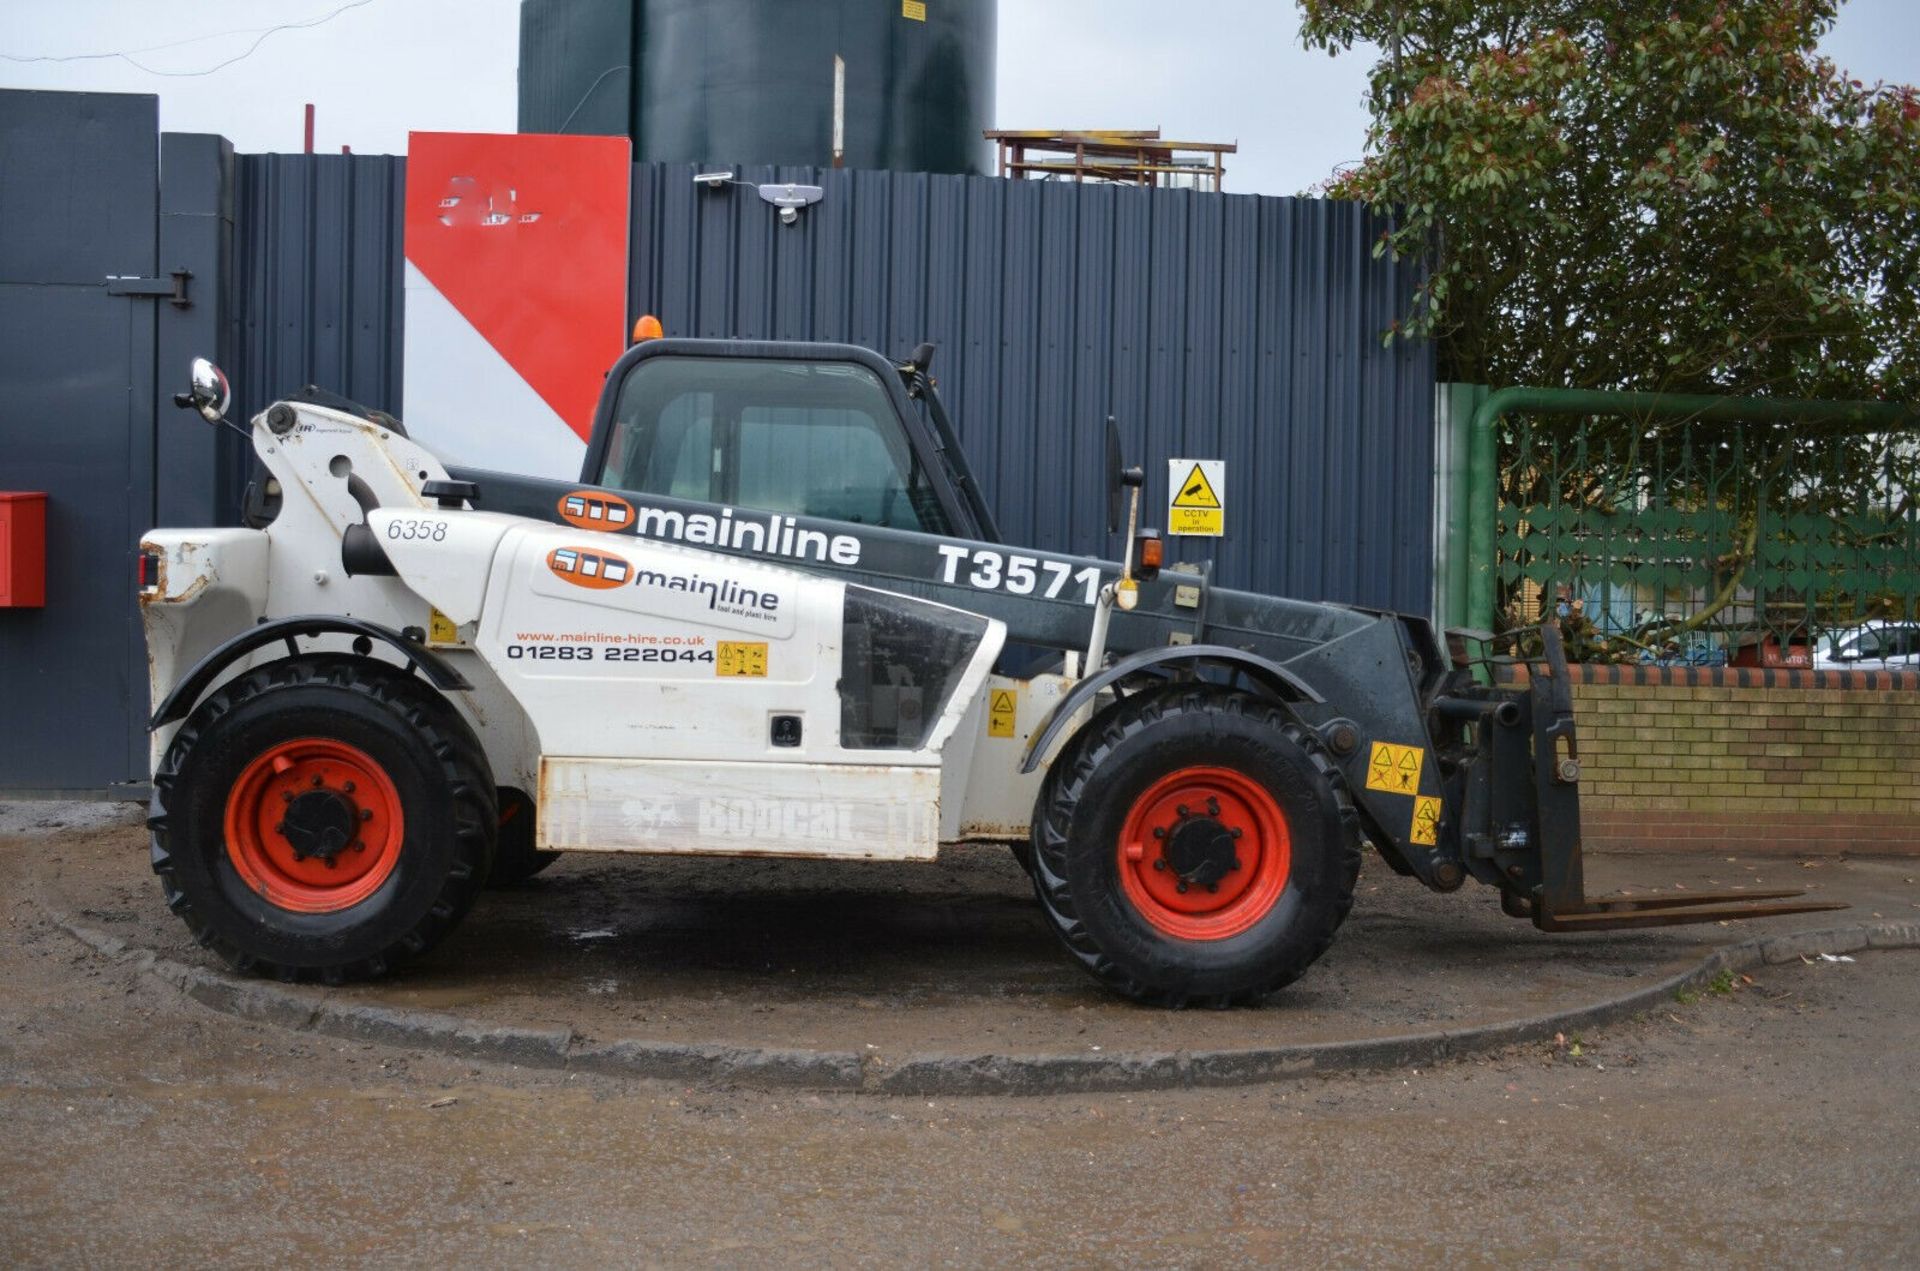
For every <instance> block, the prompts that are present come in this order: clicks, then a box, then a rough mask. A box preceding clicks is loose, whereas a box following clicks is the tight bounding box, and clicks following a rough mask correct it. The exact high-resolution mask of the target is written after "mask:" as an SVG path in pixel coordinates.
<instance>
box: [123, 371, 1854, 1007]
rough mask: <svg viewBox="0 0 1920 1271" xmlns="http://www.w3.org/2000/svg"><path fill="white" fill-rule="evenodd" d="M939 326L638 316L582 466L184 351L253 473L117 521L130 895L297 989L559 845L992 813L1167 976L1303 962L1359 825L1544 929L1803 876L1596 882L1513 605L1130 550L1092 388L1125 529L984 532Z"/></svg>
mask: <svg viewBox="0 0 1920 1271" xmlns="http://www.w3.org/2000/svg"><path fill="white" fill-rule="evenodd" d="M931 358H932V348H931V346H928V345H922V346H921V347H920V348H919V349H916V350H915V351H914V353H913V354H912V356H910V357H909V358H907V359H906V360H905V361H904V362H898V363H896V362H893V361H890V360H888V359H885V358H883V357H881V356H880V355H878V354H876V353H873V352H871V351H869V350H866V349H861V348H855V347H851V346H845V345H834V344H813V343H757V342H745V341H709V340H687V339H653V340H647V341H644V342H642V343H639V344H636V345H635V346H634V347H633V348H631V349H630V350H629V351H628V352H627V353H626V354H625V355H624V356H622V357H621V358H620V360H619V361H618V362H617V363H616V364H615V366H614V367H613V369H612V370H611V372H610V373H609V374H608V376H607V382H606V389H605V391H604V393H603V395H602V398H601V401H600V404H599V407H598V411H597V415H596V419H595V424H594V429H593V434H592V438H591V441H590V443H589V446H588V449H587V452H586V458H585V463H584V468H583V470H582V472H581V476H580V480H578V481H575V482H555V481H549V480H541V479H536V478H531V477H526V476H517V475H514V474H510V473H499V472H484V471H471V470H462V469H458V468H451V469H450V468H447V467H445V466H443V465H442V464H441V463H440V462H439V461H438V460H437V459H436V458H435V457H434V456H433V455H432V454H430V453H429V452H428V451H427V450H426V449H424V448H423V447H422V446H420V445H418V444H416V443H415V442H413V441H412V440H410V439H409V438H408V436H407V433H406V430H405V428H404V427H403V426H402V424H401V423H400V421H398V420H396V419H394V418H392V417H391V416H388V415H385V414H382V413H380V412H377V411H373V410H369V409H367V408H364V407H362V406H359V405H357V404H355V403H352V402H349V401H346V400H344V399H341V398H337V397H333V396H330V395H328V394H325V393H322V392H319V391H318V390H306V391H303V392H302V393H299V394H296V395H294V396H293V397H291V398H288V399H286V400H283V401H279V402H276V403H275V404H274V405H272V406H271V407H270V408H269V409H267V410H265V411H263V412H262V413H260V414H259V415H258V416H256V417H255V418H254V419H253V420H252V422H251V426H250V427H243V426H241V425H239V424H237V423H232V422H230V421H228V420H227V418H226V411H227V407H228V403H229V391H228V385H227V382H226V379H225V377H224V376H223V375H222V374H221V373H220V372H219V370H218V369H217V368H215V367H214V366H212V365H211V364H210V363H207V362H206V361H204V360H197V361H196V362H195V364H194V367H193V374H192V389H191V391H190V392H189V393H185V394H182V395H180V397H179V398H177V399H176V400H177V401H178V402H179V403H180V404H181V405H184V406H192V407H196V408H197V409H198V410H199V411H200V413H201V414H202V415H204V416H205V417H206V418H207V419H208V420H209V421H210V422H212V423H214V424H216V425H224V426H227V427H231V428H234V429H236V430H238V431H240V432H242V433H243V434H244V435H246V436H247V437H248V438H249V439H250V441H251V443H252V445H253V447H254V450H255V452H256V453H257V455H258V457H259V460H260V463H261V465H262V467H263V470H264V474H263V479H262V480H261V481H260V482H258V483H257V485H256V489H255V490H254V492H253V493H252V495H251V496H250V498H249V506H248V510H247V515H246V525H245V526H244V527H242V528H232V529H198V530H178V529H175V530H155V531H154V532H152V533H150V534H148V535H147V536H146V538H145V539H144V541H143V542H142V544H141V551H142V553H143V559H142V577H143V580H144V581H143V586H142V597H141V598H142V600H143V602H144V603H143V613H144V619H145V626H146V633H147V642H148V648H149V654H150V664H151V667H152V686H151V687H152V693H153V715H152V720H151V726H152V734H153V735H152V758H153V801H152V807H151V817H150V820H149V825H150V827H151V831H152V861H153V868H154V870H155V872H156V873H158V875H159V876H160V881H161V884H162V887H163V888H164V891H165V895H166V900H167V904H168V906H169V907H170V908H171V909H172V910H173V911H174V912H175V913H177V914H178V915H179V916H180V917H181V918H182V919H183V920H184V921H185V922H186V924H187V925H188V927H189V928H190V929H191V930H192V931H193V932H194V934H195V935H196V936H197V937H198V938H199V940H200V941H201V943H203V944H204V945H206V946H207V947H209V948H210V949H212V950H214V951H215V952H216V953H218V954H219V955H220V956H221V957H222V958H224V959H225V960H226V961H227V962H228V963H230V964H231V965H232V966H234V967H235V968H237V969H239V970H242V971H250V972H256V973H261V974H268V975H275V976H279V977H282V978H286V979H299V978H310V977H311V978H320V979H323V980H325V981H327V982H329V983H333V982H339V981H341V980H343V979H347V978H351V977H364V976H377V975H380V974H382V973H384V972H386V971H387V970H389V969H390V968H392V967H394V966H396V965H397V964H399V963H400V962H401V961H402V960H403V959H406V958H409V957H413V956H416V955H418V954H421V953H423V952H425V951H426V950H428V949H430V948H432V947H433V946H434V945H435V944H436V943H437V942H438V941H439V940H440V939H441V938H442V937H444V936H445V935H446V934H447V932H448V931H449V930H450V929H452V927H453V926H454V924H456V923H457V922H459V921H460V919H461V918H462V917H463V916H464V915H465V914H466V912H467V910H468V908H469V907H470V906H471V905H472V904H473V902H474V898H475V896H476V895H477V894H478V892H479V890H480V889H481V888H482V887H483V886H484V885H486V884H487V883H488V882H489V881H490V880H491V881H493V882H496V883H503V882H514V881H518V880H521V879H525V878H527V877H528V876H530V875H532V874H533V873H535V872H536V871H538V870H539V869H540V868H542V867H543V866H544V865H545V864H547V863H548V862H549V861H550V860H552V859H553V856H554V854H556V853H559V852H568V851H583V852H584V851H593V852H641V853H689V854H698V855H711V856H793V857H813V858H827V859H847V860H931V859H933V858H934V856H935V855H936V854H937V853H938V851H939V850H940V847H941V845H942V844H945V843H955V842H961V841H996V840H997V841H1003V842H1006V843H1008V844H1010V845H1011V846H1012V847H1013V848H1014V851H1015V854H1016V855H1017V856H1018V857H1019V858H1020V860H1021V862H1022V863H1023V864H1024V866H1025V867H1026V869H1027V872H1028V873H1029V875H1030V876H1031V877H1032V880H1033V887H1034V892H1035V894H1036V895H1037V897H1038V899H1039V901H1040V908H1041V911H1042V912H1043V913H1044V914H1045V916H1046V919H1047V921H1048V923H1049V924H1051V926H1052V928H1053V930H1054V931H1055V932H1056V933H1057V934H1058V936H1059V938H1060V941H1061V943H1062V944H1063V945H1064V946H1065V947H1066V949H1067V951H1068V953H1070V954H1071V955H1072V957H1073V958H1074V959H1075V960H1076V961H1078V962H1079V963H1080V965H1081V966H1083V967H1085V968H1086V970H1087V971H1089V972H1091V973H1092V974H1093V975H1094V976H1095V977H1096V978H1097V979H1098V980H1100V981H1101V982H1102V983H1104V984H1105V985H1107V986H1108V987H1109V988H1111V989H1113V990H1114V991H1116V992H1118V993H1120V994H1123V995H1125V996H1127V997H1129V998H1133V999H1137V1000H1139V1001H1143V1002H1149V1003H1155V1004H1160V1005H1165V1006H1180V1005H1189V1004H1195V1005H1213V1006H1221V1005H1227V1004H1231V1003H1237V1002H1243V1001H1247V1000H1250V999H1254V998H1257V997H1259V996H1261V995H1263V994H1266V993H1269V992H1271V991H1273V990H1275V989H1278V988H1280V987H1281V986H1283V985H1285V984H1287V983H1289V982H1291V981H1292V980H1294V979H1295V978H1296V977H1298V976H1299V975H1300V974H1301V973H1302V972H1304V971H1305V970H1306V969H1307V968H1308V967H1309V966H1310V965H1311V964H1312V963H1313V961H1314V960H1315V959H1316V958H1318V957H1319V956H1320V954H1321V953H1322V952H1323V951H1324V950H1325V949H1326V948H1327V946H1328V944H1329V942H1330V941H1331V940H1332V939H1333V936H1334V932H1335V931H1336V929H1337V928H1338V927H1339V926H1340V923H1341V921H1342V920H1343V919H1344V918H1345V917H1346V914H1347V911H1348V909H1349V908H1350V906H1351V905H1352V903H1353V892H1354V880H1355V877H1356V875H1357V873H1358V870H1359V868H1360V852H1361V848H1362V846H1363V844H1371V845H1372V847H1373V848H1374V850H1376V851H1377V852H1378V853H1379V854H1380V856H1381V858H1382V859H1383V860H1384V861H1385V862H1386V863H1387V865H1389V866H1390V867H1391V868H1393V869H1394V870H1397V871H1398V872H1400V873H1402V874H1407V875H1411V876H1413V877H1414V878H1417V879H1419V880H1420V882H1422V883H1424V884H1425V885H1427V886H1428V887H1431V888H1434V889H1437V890H1442V891H1446V890H1451V889H1454V888H1457V887H1459V886H1460V885H1461V884H1462V883H1463V882H1464V881H1465V880H1466V879H1467V878H1469V877H1472V878H1475V879H1478V880H1479V881H1481V882H1483V883H1486V884H1489V885H1491V886H1493V887H1495V888H1498V889H1499V891H1500V894H1501V901H1502V904H1503V906H1504V908H1505V909H1506V911H1507V912H1508V913H1510V914H1513V915H1515V916H1517V917H1525V918H1530V919H1531V920H1532V921H1533V922H1534V924H1535V925H1537V926H1538V927H1539V928H1541V929H1542V930H1545V931H1587V930H1594V929H1600V928H1613V927H1646V926H1657V925H1665V924H1672V923H1681V922H1709V921H1717V920H1721V919H1728V918H1749V917H1759V916H1763V915H1768V914H1779V913H1791V912H1799V911H1806V910H1812V909H1818V908H1825V907H1828V906H1823V905H1817V904H1813V903H1810V902H1807V901H1804V900H1800V901H1794V900H1792V898H1793V897H1795V896H1798V895H1799V893H1797V892H1786V891H1782V892H1767V893H1760V892H1746V893H1741V894H1735V895H1721V896H1708V895H1697V894H1695V895H1689V896H1687V897H1684V898H1674V897H1666V896H1660V897H1632V898H1628V897H1619V898H1612V899H1605V898H1603V899H1590V898H1588V897H1587V896H1586V894H1585V890H1584V885H1583V880H1582V874H1581V849H1580V812H1579V800H1578V783H1579V777H1580V761H1579V749H1578V746H1577V744H1576V742H1575V738H1574V721H1573V712H1572V705H1571V700H1570V697H1569V693H1568V680H1567V673H1566V662H1565V659H1564V655H1563V653H1562V650H1561V646H1560V643H1559V638H1558V633H1557V630H1556V629H1555V628H1554V627H1553V626H1552V625H1551V624H1549V625H1548V626H1546V627H1545V628H1544V629H1543V631H1542V637H1543V639H1544V644H1545V655H1544V658H1543V659H1542V660H1540V662H1539V663H1538V664H1537V665H1535V666H1534V668H1533V674H1532V675H1531V676H1530V677H1529V678H1528V680H1527V682H1526V683H1524V684H1518V685H1514V684H1505V685H1496V684H1486V683H1482V682H1479V680H1478V679H1477V678H1476V675H1475V674H1474V668H1473V664H1472V662H1471V661H1470V659H1469V658H1468V656H1467V645H1466V641H1465V638H1464V637H1463V636H1461V635H1459V634H1452V635H1450V636H1449V637H1448V643H1447V644H1446V645H1444V646H1443V643H1442V640H1441V638H1440V637H1439V636H1438V635H1436V633H1435V631H1434V630H1433V628H1432V626H1431V625H1430V624H1429V623H1428V622H1426V621H1424V620H1423V619H1420V618H1417V617H1409V616H1406V615H1402V614H1393V613H1382V612H1375V611H1371V610H1366V609H1360V608H1354V607H1351V606H1346V605H1335V604H1316V603H1308V602H1305V601H1299V600H1288V599H1282V598H1279V597H1275V596H1263V595H1255V594H1251V593H1247V592H1243V591H1236V590H1230V589H1227V588H1223V587H1218V586H1215V585H1214V584H1213V583H1212V581H1211V580H1210V578H1209V577H1208V575H1207V574H1206V573H1205V572H1186V571H1184V570H1181V569H1176V568H1173V567H1167V568H1161V567H1160V565H1161V552H1162V544H1161V542H1160V540H1159V539H1158V538H1157V537H1156V536H1155V534H1154V533H1153V532H1152V531H1146V532H1141V531H1140V530H1139V528H1138V508H1139V497H1140V486H1141V480H1140V474H1139V470H1138V469H1129V468H1125V467H1124V466H1123V465H1122V463H1121V461H1120V458H1119V447H1118V444H1117V442H1115V441H1114V440H1113V438H1114V435H1115V434H1114V433H1113V430H1112V429H1111V426H1110V427H1109V444H1108V451H1109V453H1108V455H1107V467H1108V477H1109V482H1110V485H1111V487H1112V489H1113V492H1114V498H1113V501H1112V503H1113V506H1112V507H1111V508H1110V510H1109V522H1110V523H1109V525H1108V527H1107V529H1108V531H1109V532H1110V533H1111V532H1113V531H1114V530H1115V529H1117V526H1118V523H1119V519H1120V517H1119V511H1120V509H1121V508H1123V507H1125V508H1126V509H1127V516H1126V526H1127V528H1126V531H1125V534H1124V537H1123V538H1122V540H1121V551H1120V560H1119V561H1117V562H1115V561H1110V560H1099V559H1093V558H1086V557H1078V556H1068V555H1062V554H1059V553H1054V552H1044V551H1036V550H1032V549H1027V548H1021V547H1017V546H1012V545H1009V544H1007V543H1004V542H1002V541H1001V538H1000V535H999V532H998V531H997V529H996V527H995V524H994V519H993V516H992V513H991V511H990V510H989V508H988V507H987V505H986V503H985V501H984V500H983V498H982V496H981V492H980V488H979V485H978V483H977V482H976V481H975V480H974V478H973V476H972V474H971V473H970V471H969V470H968V466H967V462H966V459H965V457H964V456H963V454H962V453H961V450H960V447H959V445H958V444H957V442H956V438H955V431H954V428H953V426H952V424H951V422H950V420H949V419H948V416H947V414H946V411H945V410H944V408H943V406H942V404H941V401H940V397H939V394H938V393H937V392H936V391H935V386H934V381H933V380H932V378H931V377H930V374H929V364H930V362H931ZM1763 902H1771V903H1763ZM1782 902H1786V903H1782Z"/></svg>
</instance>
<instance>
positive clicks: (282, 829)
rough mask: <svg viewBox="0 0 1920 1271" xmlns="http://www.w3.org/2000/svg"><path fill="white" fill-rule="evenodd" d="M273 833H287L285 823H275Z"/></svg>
mask: <svg viewBox="0 0 1920 1271" xmlns="http://www.w3.org/2000/svg"><path fill="white" fill-rule="evenodd" d="M273 832H274V833H275V834H285V833H286V832H287V823H286V822H285V821H280V822H278V823H276V824H275V825H274V827H273Z"/></svg>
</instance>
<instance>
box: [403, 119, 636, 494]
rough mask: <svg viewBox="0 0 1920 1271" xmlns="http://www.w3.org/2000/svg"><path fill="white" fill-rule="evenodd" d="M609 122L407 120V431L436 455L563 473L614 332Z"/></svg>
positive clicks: (616, 143)
mask: <svg viewBox="0 0 1920 1271" xmlns="http://www.w3.org/2000/svg"><path fill="white" fill-rule="evenodd" d="M631 181H632V160H631V144H630V143H629V141H628V140H627V138H625V137H558V136H538V135H499V134H489V133H455V132H416V133H412V134H410V137H409V140H408V147H407V220H406V257H407V264H406V270H407V273H406V301H407V319H406V358H405V366H404V370H405V384H406V389H405V402H404V405H403V407H402V411H401V416H402V418H404V419H405V420H406V424H407V431H408V432H409V433H410V434H411V435H412V436H413V437H414V439H415V440H417V441H419V442H420V443H421V444H423V445H425V446H427V447H428V448H429V449H430V450H432V451H433V452H434V454H436V455H437V456H438V457H439V458H440V459H441V460H442V461H443V462H446V463H455V464H465V465H471V466H474V467H483V468H496V469H500V470H502V471H509V472H524V473H528V474H532V475H537V476H545V477H555V478H559V479H562V480H573V479H575V478H577V477H578V476H579V475H580V460H581V456H582V455H583V454H584V453H585V451H586V439H587V436H588V434H589V433H590V432H591V431H592V428H593V408H594V403H595V402H596V401H597V400H598V398H599V396H600V386H601V383H602V379H603V377H604V376H605V374H606V371H607V368H608V367H610V366H612V365H613V363H614V360H615V359H616V358H618V357H619V356H620V354H621V351H622V350H623V349H625V347H626V338H625V337H626V322H627V312H626V311H627V234H628V220H627V216H628V198H629V191H630V189H631Z"/></svg>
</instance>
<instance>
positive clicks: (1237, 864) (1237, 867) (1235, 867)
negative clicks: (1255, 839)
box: [1227, 858, 1240, 869]
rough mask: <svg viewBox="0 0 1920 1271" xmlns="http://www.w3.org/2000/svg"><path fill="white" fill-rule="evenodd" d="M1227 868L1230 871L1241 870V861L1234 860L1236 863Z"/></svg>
mask: <svg viewBox="0 0 1920 1271" xmlns="http://www.w3.org/2000/svg"><path fill="white" fill-rule="evenodd" d="M1227 868H1228V869H1239V868H1240V862H1239V860H1238V859H1237V858H1236V859H1235V860H1234V862H1233V864H1231V865H1229V866H1227Z"/></svg>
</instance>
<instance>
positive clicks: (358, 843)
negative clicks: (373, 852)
mask: <svg viewBox="0 0 1920 1271" xmlns="http://www.w3.org/2000/svg"><path fill="white" fill-rule="evenodd" d="M353 850H354V851H356V852H364V851H366V850H367V845H366V843H365V841H364V840H361V839H355V840H354V841H353Z"/></svg>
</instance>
